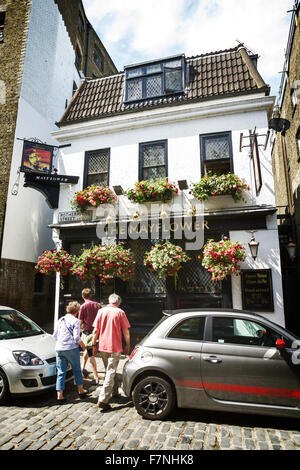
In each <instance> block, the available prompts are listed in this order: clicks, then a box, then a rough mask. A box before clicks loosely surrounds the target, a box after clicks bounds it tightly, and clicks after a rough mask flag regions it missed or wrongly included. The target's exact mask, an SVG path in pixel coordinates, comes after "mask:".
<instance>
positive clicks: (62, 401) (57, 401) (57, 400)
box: [56, 398, 67, 405]
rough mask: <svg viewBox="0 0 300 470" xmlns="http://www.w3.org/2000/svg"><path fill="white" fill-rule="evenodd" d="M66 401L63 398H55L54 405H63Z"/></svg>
mask: <svg viewBox="0 0 300 470" xmlns="http://www.w3.org/2000/svg"><path fill="white" fill-rule="evenodd" d="M66 401H67V400H66V399H65V398H56V404H57V405H63V404H64V403H66Z"/></svg>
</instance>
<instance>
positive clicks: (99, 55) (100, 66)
mask: <svg viewBox="0 0 300 470" xmlns="http://www.w3.org/2000/svg"><path fill="white" fill-rule="evenodd" d="M98 58H100V63H98ZM93 60H94V63H95V65H96V67H98V69H99V70H100V71H102V70H103V55H102V52H101V51H100V49H99V47H98V46H97V45H96V44H95V45H94V50H93Z"/></svg>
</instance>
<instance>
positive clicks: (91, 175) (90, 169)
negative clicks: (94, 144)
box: [86, 149, 110, 186]
mask: <svg viewBox="0 0 300 470" xmlns="http://www.w3.org/2000/svg"><path fill="white" fill-rule="evenodd" d="M109 154H110V152H109V149H103V150H95V151H92V152H86V186H90V185H91V184H97V185H99V186H101V185H102V186H108V184H109Z"/></svg>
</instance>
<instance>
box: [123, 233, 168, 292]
mask: <svg viewBox="0 0 300 470" xmlns="http://www.w3.org/2000/svg"><path fill="white" fill-rule="evenodd" d="M127 243H128V248H131V250H132V251H133V255H134V259H135V260H136V265H135V276H134V278H133V279H131V280H130V281H128V282H127V293H135V294H143V293H147V294H163V293H165V292H166V283H165V281H164V280H163V279H160V278H159V277H158V276H157V274H156V273H153V272H152V271H151V270H150V269H149V268H148V267H147V266H145V265H144V263H143V259H144V257H145V252H146V251H149V250H150V249H151V246H152V243H151V240H149V239H148V240H143V239H137V240H131V239H129V240H128V242H127Z"/></svg>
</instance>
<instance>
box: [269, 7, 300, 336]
mask: <svg viewBox="0 0 300 470" xmlns="http://www.w3.org/2000/svg"><path fill="white" fill-rule="evenodd" d="M299 10H300V2H299V1H298V0H297V1H295V4H294V8H293V10H292V11H291V12H290V14H291V23H290V30H289V36H288V41H287V46H286V52H285V60H284V68H283V75H282V80H281V85H280V90H279V96H278V100H277V102H276V106H275V108H274V114H273V119H272V121H271V122H270V126H271V128H272V129H273V133H274V135H273V145H272V161H273V173H274V181H275V197H276V206H277V209H278V230H279V237H280V248H281V263H282V280H283V286H284V306H285V312H286V321H287V327H288V328H289V329H290V330H291V331H294V332H295V333H298V334H300V322H299V318H298V308H299V307H298V288H299V282H300V32H299V30H300V26H299V23H300V14H299Z"/></svg>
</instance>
